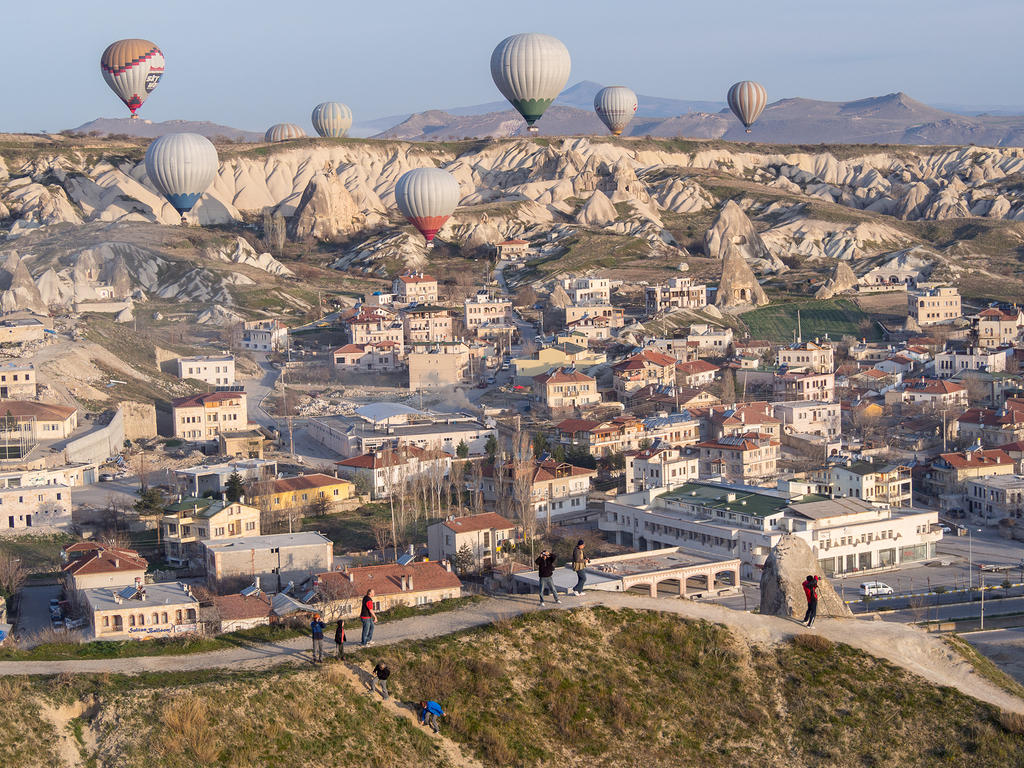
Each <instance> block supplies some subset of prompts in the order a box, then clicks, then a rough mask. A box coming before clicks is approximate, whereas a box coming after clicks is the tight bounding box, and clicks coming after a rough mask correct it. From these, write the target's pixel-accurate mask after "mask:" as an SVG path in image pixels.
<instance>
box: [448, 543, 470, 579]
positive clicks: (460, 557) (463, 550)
mask: <svg viewBox="0 0 1024 768" xmlns="http://www.w3.org/2000/svg"><path fill="white" fill-rule="evenodd" d="M452 565H453V566H454V567H455V570H456V571H458V572H459V573H469V572H470V571H472V570H473V569H474V568H476V558H475V557H474V556H473V549H472V548H471V547H470V546H469V544H463V545H462V546H461V547H459V549H458V551H457V552H456V553H455V555H454V556H453V557H452Z"/></svg>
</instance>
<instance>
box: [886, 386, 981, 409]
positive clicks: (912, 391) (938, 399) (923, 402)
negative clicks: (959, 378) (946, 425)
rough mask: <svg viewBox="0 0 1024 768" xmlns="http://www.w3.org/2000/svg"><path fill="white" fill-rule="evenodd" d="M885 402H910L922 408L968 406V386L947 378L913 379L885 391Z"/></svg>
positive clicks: (887, 403)
mask: <svg viewBox="0 0 1024 768" xmlns="http://www.w3.org/2000/svg"><path fill="white" fill-rule="evenodd" d="M885 403H886V405H889V404H891V403H909V404H910V405H916V406H918V407H920V408H933V409H943V408H966V407H967V387H964V386H961V385H960V384H957V383H956V382H953V381H948V380H946V379H913V380H908V381H905V382H903V385H902V386H901V387H897V388H895V389H890V390H889V391H887V392H886V393H885Z"/></svg>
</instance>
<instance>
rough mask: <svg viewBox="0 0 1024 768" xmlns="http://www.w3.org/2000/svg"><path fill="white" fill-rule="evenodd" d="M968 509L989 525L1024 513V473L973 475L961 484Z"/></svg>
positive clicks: (1017, 517) (1018, 517)
mask: <svg viewBox="0 0 1024 768" xmlns="http://www.w3.org/2000/svg"><path fill="white" fill-rule="evenodd" d="M964 501H965V507H966V509H967V511H968V512H969V513H970V514H971V515H973V516H974V517H975V518H977V519H979V520H982V521H983V522H985V523H987V524H988V525H993V524H995V523H998V522H999V521H1000V520H1004V519H1006V518H1011V519H1014V520H1019V519H1020V518H1021V517H1022V516H1024V476H1022V475H989V476H986V477H972V478H970V479H969V480H967V482H966V483H965V484H964Z"/></svg>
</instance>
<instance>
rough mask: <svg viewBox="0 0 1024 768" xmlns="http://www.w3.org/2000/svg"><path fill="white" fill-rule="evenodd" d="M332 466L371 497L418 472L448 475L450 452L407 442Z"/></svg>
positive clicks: (398, 485) (388, 491) (385, 495)
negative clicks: (398, 446) (407, 444)
mask: <svg viewBox="0 0 1024 768" xmlns="http://www.w3.org/2000/svg"><path fill="white" fill-rule="evenodd" d="M467 445H468V443H467ZM335 466H336V467H337V468H338V474H339V475H341V476H342V477H346V478H349V479H351V480H353V481H354V482H355V483H359V484H360V485H361V486H363V487H365V488H368V489H369V491H370V497H371V498H373V499H386V498H388V497H389V496H390V494H391V493H392V492H393V491H395V490H397V489H399V488H402V487H403V486H404V485H405V483H407V482H409V481H411V480H413V479H414V478H416V477H418V476H420V475H426V476H427V477H438V478H440V477H448V475H449V474H450V472H451V468H452V454H451V453H446V452H444V451H438V450H431V449H426V448H419V447H417V446H414V445H410V446H405V447H403V448H400V449H398V450H374V451H371V452H369V453H364V454H362V455H360V456H353V457H352V458H349V459H344V460H342V461H337V462H335Z"/></svg>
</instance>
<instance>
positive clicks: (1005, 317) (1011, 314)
mask: <svg viewBox="0 0 1024 768" xmlns="http://www.w3.org/2000/svg"><path fill="white" fill-rule="evenodd" d="M1022 327H1024V312H1022V311H1021V310H1019V309H1017V308H1016V307H1014V308H1013V309H1012V310H1007V309H999V308H998V307H989V308H988V309H983V310H982V311H981V312H979V313H978V318H977V329H978V346H979V347H980V348H981V349H992V348H994V347H1002V346H1007V345H1009V346H1012V345H1013V344H1014V342H1016V341H1017V337H1018V336H1019V335H1020V329H1021V328H1022Z"/></svg>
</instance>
